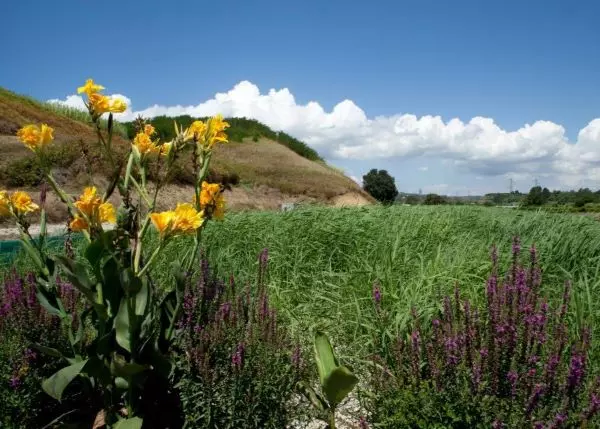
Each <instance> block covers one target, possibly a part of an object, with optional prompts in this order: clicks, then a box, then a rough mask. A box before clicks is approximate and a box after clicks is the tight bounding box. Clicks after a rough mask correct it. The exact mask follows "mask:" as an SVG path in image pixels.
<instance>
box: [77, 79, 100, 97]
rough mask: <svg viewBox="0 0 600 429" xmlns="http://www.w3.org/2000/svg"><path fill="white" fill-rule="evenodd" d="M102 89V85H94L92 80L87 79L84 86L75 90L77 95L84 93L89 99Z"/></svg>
mask: <svg viewBox="0 0 600 429" xmlns="http://www.w3.org/2000/svg"><path fill="white" fill-rule="evenodd" d="M103 89H104V87H103V86H102V85H98V84H96V83H95V82H94V80H93V79H88V80H86V81H85V85H83V86H80V87H79V88H77V94H81V93H83V92H85V93H86V94H87V96H88V97H91V96H92V94H95V93H97V92H98V91H102V90H103Z"/></svg>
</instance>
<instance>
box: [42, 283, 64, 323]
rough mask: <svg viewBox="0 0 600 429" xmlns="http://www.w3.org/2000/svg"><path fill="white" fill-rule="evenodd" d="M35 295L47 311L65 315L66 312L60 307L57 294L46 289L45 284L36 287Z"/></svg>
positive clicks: (61, 315) (60, 315)
mask: <svg viewBox="0 0 600 429" xmlns="http://www.w3.org/2000/svg"><path fill="white" fill-rule="evenodd" d="M35 289H36V290H35V296H36V297H37V300H38V302H39V303H40V305H41V306H42V307H44V308H45V309H46V311H47V312H48V313H50V314H54V315H55V316H59V317H64V316H65V315H66V314H65V313H64V312H63V311H61V310H60V308H59V307H58V301H57V299H56V296H55V295H54V294H53V293H52V292H49V291H48V290H46V289H45V288H44V287H43V286H40V285H37V287H36V288H35Z"/></svg>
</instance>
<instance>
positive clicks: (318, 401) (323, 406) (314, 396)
mask: <svg viewBox="0 0 600 429" xmlns="http://www.w3.org/2000/svg"><path fill="white" fill-rule="evenodd" d="M298 388H299V390H300V392H301V393H303V394H304V396H306V398H307V399H308V400H309V401H310V402H311V403H312V404H313V405H314V407H315V408H316V409H317V410H318V411H320V412H323V411H325V410H327V409H329V404H327V401H325V398H323V396H321V395H319V393H317V392H315V389H313V388H312V387H310V386H309V385H308V384H306V383H305V382H299V383H298Z"/></svg>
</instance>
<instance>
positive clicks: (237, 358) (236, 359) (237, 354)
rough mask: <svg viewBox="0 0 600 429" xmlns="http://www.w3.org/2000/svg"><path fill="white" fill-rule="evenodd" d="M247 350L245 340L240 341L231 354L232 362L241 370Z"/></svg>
mask: <svg viewBox="0 0 600 429" xmlns="http://www.w3.org/2000/svg"><path fill="white" fill-rule="evenodd" d="M245 351H246V346H245V345H244V343H243V342H240V343H238V345H237V347H236V349H235V351H234V352H233V355H232V356H231V364H232V365H233V367H234V368H235V369H236V370H238V371H241V370H242V368H243V367H244V354H245Z"/></svg>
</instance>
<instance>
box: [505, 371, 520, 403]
mask: <svg viewBox="0 0 600 429" xmlns="http://www.w3.org/2000/svg"><path fill="white" fill-rule="evenodd" d="M506 378H508V382H509V383H510V395H511V396H512V397H513V398H514V397H515V396H517V381H518V379H519V375H518V374H517V372H516V371H509V372H508V373H507V374H506Z"/></svg>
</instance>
